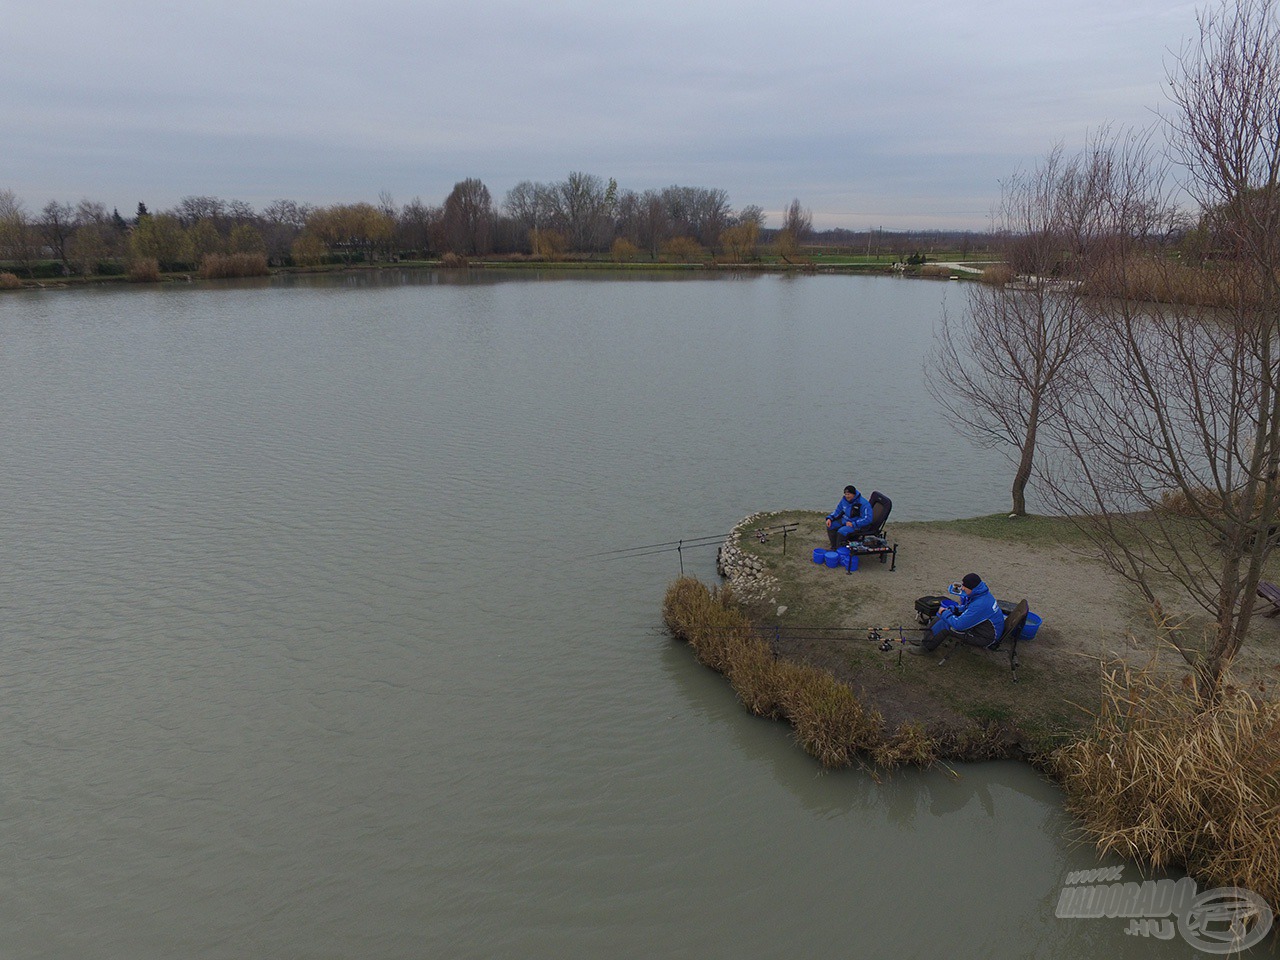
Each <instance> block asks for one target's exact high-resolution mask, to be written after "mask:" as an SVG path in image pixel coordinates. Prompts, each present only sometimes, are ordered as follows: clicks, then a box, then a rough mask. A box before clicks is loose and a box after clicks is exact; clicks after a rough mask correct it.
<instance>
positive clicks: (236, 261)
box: [200, 253, 271, 280]
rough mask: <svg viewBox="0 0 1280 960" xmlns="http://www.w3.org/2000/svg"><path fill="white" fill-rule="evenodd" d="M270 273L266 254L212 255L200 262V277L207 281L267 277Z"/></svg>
mask: <svg viewBox="0 0 1280 960" xmlns="http://www.w3.org/2000/svg"><path fill="white" fill-rule="evenodd" d="M270 273H271V269H270V268H269V267H268V266H267V257H266V254H262V253H230V254H223V253H210V254H207V255H206V256H205V258H204V259H203V260H201V261H200V276H201V277H202V278H203V279H205V280H224V279H227V278H229V277H265V276H268V275H269V274H270Z"/></svg>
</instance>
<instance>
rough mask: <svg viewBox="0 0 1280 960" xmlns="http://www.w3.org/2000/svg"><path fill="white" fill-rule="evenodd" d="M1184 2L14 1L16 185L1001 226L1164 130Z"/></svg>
mask: <svg viewBox="0 0 1280 960" xmlns="http://www.w3.org/2000/svg"><path fill="white" fill-rule="evenodd" d="M1196 8H1197V7H1196V4H1194V3H1181V2H1175V0H1165V2H1157V0H1056V2H1054V3H1043V4H1042V3H1036V2H1034V0H984V2H979V0H954V2H952V3H950V4H947V3H940V2H922V0H906V2H898V3H883V2H876V3H871V2H864V0H845V2H826V0H819V2H808V3H801V2H791V0H732V2H729V0H679V2H670V0H650V2H647V3H646V2H635V0H632V2H629V3H617V2H611V0H590V2H587V0H581V2H579V0H568V2H560V0H542V2H520V3H516V2H508V0H453V2H449V3H438V2H435V0H426V2H422V0H418V2H411V0H355V2H352V0H344V2H342V3H337V2H330V0H307V2H301V0H252V2H248V0H219V2H217V3H208V2H203V0H197V2H193V3H186V4H181V3H173V2H172V0H166V2H163V3H161V2H153V0H110V2H105V0H43V2H41V3H34V2H21V0H3V3H2V4H0V91H2V92H0V189H5V188H8V189H11V190H13V191H14V192H15V193H16V194H17V195H18V197H19V198H21V199H22V200H23V201H24V202H25V203H26V205H27V207H28V208H29V209H30V210H32V211H38V210H39V208H40V207H42V206H43V205H44V204H45V203H46V202H47V201H49V200H51V199H58V200H66V201H70V202H75V201H77V200H79V199H80V198H82V197H88V198H90V199H93V200H100V201H102V202H103V203H105V204H106V205H107V206H108V207H118V208H119V210H120V212H121V213H122V214H126V215H129V214H132V212H133V211H134V209H135V208H136V207H137V204H138V201H140V200H141V201H144V202H145V203H146V204H147V206H148V207H149V208H150V209H152V210H153V211H154V210H162V209H165V208H167V207H170V206H173V205H174V204H175V203H176V202H177V201H178V200H179V199H180V198H181V197H184V196H189V195H211V196H218V197H222V198H223V199H238V200H246V201H248V202H250V203H252V204H253V205H254V206H255V207H258V208H261V207H262V206H265V205H266V204H267V203H269V202H270V201H272V200H274V199H277V198H287V199H293V200H298V201H305V202H309V203H319V204H324V203H335V202H353V201H359V200H367V201H370V202H376V201H377V199H378V195H379V193H380V192H382V191H386V192H387V193H389V194H391V196H392V198H393V199H394V200H395V202H396V203H399V204H403V203H405V202H407V201H409V200H412V199H413V198H414V197H415V196H416V197H421V198H422V200H424V201H426V202H428V203H440V202H442V201H443V200H444V197H445V196H446V195H447V194H448V192H449V190H450V189H451V188H452V186H453V184H454V183H455V182H456V181H458V180H462V179H464V178H467V177H478V178H480V179H481V180H483V181H484V182H485V184H486V185H487V186H488V187H489V189H490V191H491V192H492V193H493V196H494V200H495V201H498V202H500V201H501V200H502V199H503V197H504V196H505V195H506V192H507V190H509V189H510V188H511V187H512V186H514V185H515V184H516V183H517V182H519V181H521V180H539V181H555V180H561V179H563V178H564V177H565V176H566V175H567V174H568V173H570V172H571V171H574V170H581V171H585V172H587V173H594V174H598V175H599V176H601V177H604V178H608V177H614V178H616V179H617V181H618V183H619V186H620V187H622V188H624V189H627V188H629V189H633V190H644V189H648V188H661V187H664V186H669V185H671V184H681V185H686V186H701V187H721V188H724V189H725V190H727V191H728V192H729V198H730V202H731V203H732V204H733V206H734V208H735V209H737V208H740V207H743V206H746V205H747V204H758V205H760V206H762V207H763V208H764V209H765V210H766V211H767V212H768V213H769V215H770V216H769V220H768V224H769V225H771V226H777V225H778V224H779V222H780V219H781V217H780V212H781V211H782V210H783V208H784V207H785V206H786V205H787V204H788V203H789V202H790V200H791V199H792V197H799V198H800V200H801V202H802V204H803V205H804V206H806V207H808V208H810V209H811V210H812V211H813V215H814V224H815V226H817V227H834V226H844V227H849V228H852V229H865V228H867V227H883V228H884V229H886V230H893V229H906V228H921V227H937V228H949V227H961V228H977V229H982V228H984V227H986V226H987V225H988V215H989V212H990V210H991V207H992V204H993V202H994V201H995V200H996V199H997V198H998V196H999V189H1000V181H1001V179H1003V178H1006V177H1008V176H1009V175H1010V174H1012V173H1014V172H1016V171H1018V170H1020V169H1026V168H1028V167H1030V166H1032V165H1034V163H1035V161H1036V160H1037V158H1039V157H1040V156H1042V155H1043V154H1044V153H1045V152H1046V151H1047V150H1048V149H1049V148H1050V147H1052V146H1053V144H1054V143H1055V142H1057V141H1062V142H1063V143H1064V144H1065V145H1066V146H1067V147H1069V148H1073V147H1077V146H1079V145H1081V143H1082V142H1083V141H1084V139H1085V137H1086V136H1087V134H1088V133H1089V132H1090V131H1091V130H1096V129H1097V128H1098V127H1100V126H1102V125H1103V124H1106V123H1108V122H1111V123H1113V124H1115V125H1118V126H1128V125H1149V124H1151V123H1152V122H1153V121H1154V120H1155V111H1157V110H1160V109H1162V108H1163V107H1164V105H1165V94H1164V81H1165V76H1166V67H1167V65H1168V64H1169V62H1170V60H1171V58H1172V55H1173V54H1174V53H1175V52H1176V51H1177V50H1179V49H1181V47H1182V45H1183V43H1184V42H1185V41H1186V40H1187V39H1189V38H1190V37H1192V36H1193V35H1194V33H1195V26H1196V25H1195V11H1196Z"/></svg>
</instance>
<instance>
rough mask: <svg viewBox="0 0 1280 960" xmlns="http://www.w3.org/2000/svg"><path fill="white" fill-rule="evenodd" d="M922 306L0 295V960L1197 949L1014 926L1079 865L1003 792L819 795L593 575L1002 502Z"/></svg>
mask: <svg viewBox="0 0 1280 960" xmlns="http://www.w3.org/2000/svg"><path fill="white" fill-rule="evenodd" d="M944 303H945V304H946V305H947V307H948V309H950V310H952V311H959V310H961V309H962V308H963V290H962V289H961V288H960V286H959V285H958V284H942V283H928V282H920V281H904V280H894V279H888V278H858V277H805V278H800V279H788V278H782V277H777V276H768V277H754V278H744V279H709V278H698V277H682V278H672V277H663V278H653V279H628V280H617V279H612V280H611V279H605V278H594V277H592V278H585V277H582V278H580V277H564V276H558V277H554V278H548V277H537V276H536V275H534V276H531V275H528V274H522V275H520V276H519V277H518V278H515V279H513V278H510V277H502V276H501V275H498V274H481V275H480V276H478V277H476V278H474V279H473V280H472V281H470V282H458V281H457V280H452V281H446V280H444V279H442V278H441V277H440V276H438V275H435V274H430V273H421V274H407V273H406V274H394V273H389V274H384V275H381V276H379V277H322V278H317V279H313V280H307V281H303V280H292V281H289V280H277V281H272V282H266V281H264V282H261V283H246V284H243V285H226V286H214V285H208V286H190V287H187V286H166V287H164V288H162V289H154V290H144V289H136V288H134V289H87V290H66V291H50V292H37V293H17V294H8V295H4V296H2V297H0V402H2V403H3V419H2V421H0V440H2V441H3V456H2V457H0V612H2V613H3V626H4V642H3V644H2V645H0V769H3V771H4V774H5V776H4V787H3V791H2V792H0V830H2V831H3V837H4V840H5V844H4V848H5V869H3V870H2V871H0V956H4V957H20V958H41V957H50V958H54V957H56V958H64V957H65V958H134V960H142V958H258V957H271V958H329V957H333V958H373V957H376V958H384V957H385V958H423V957H429V958H454V957H458V958H495V957H501V958H526V957H558V958H559V957H563V958H598V957H636V958H652V957H690V958H698V957H708V958H719V957H725V958H730V957H732V958H757V957H759V958H772V957H778V956H789V957H848V956H886V957H888V956H894V957H911V956H925V957H930V958H934V957H938V956H952V957H982V958H987V960H990V958H1002V957H1025V956H1030V955H1036V956H1041V957H1099V958H1102V957H1105V958H1115V957H1148V956H1152V957H1154V956H1160V957H1168V956H1193V955H1198V954H1196V953H1195V952H1194V951H1192V950H1191V948H1190V947H1189V946H1187V945H1186V944H1185V943H1183V942H1182V941H1181V940H1180V939H1179V940H1175V941H1173V942H1170V943H1162V942H1159V941H1156V940H1143V939H1141V938H1138V937H1131V936H1126V935H1125V934H1124V923H1125V922H1124V921H1120V920H1073V921H1068V920H1057V919H1055V918H1054V915H1053V914H1054V907H1055V905H1056V903H1057V901H1058V897H1059V893H1060V891H1061V889H1062V886H1063V883H1064V880H1065V877H1066V875H1067V873H1068V872H1069V871H1072V870H1077V869H1084V868H1090V867H1093V866H1096V865H1098V861H1097V860H1096V858H1095V856H1094V854H1093V852H1092V850H1091V848H1089V847H1087V846H1082V845H1080V844H1078V843H1076V842H1073V840H1072V836H1073V823H1072V821H1071V819H1070V818H1069V817H1068V816H1067V815H1066V814H1065V813H1064V812H1063V810H1062V806H1061V797H1060V794H1059V793H1058V791H1057V790H1056V789H1055V788H1054V787H1052V786H1051V785H1049V784H1047V783H1045V782H1043V781H1042V780H1041V779H1040V778H1038V777H1037V776H1036V775H1035V774H1034V773H1033V772H1031V771H1030V770H1029V769H1027V768H1025V767H1023V766H1020V765H1016V764H987V765H978V766H972V767H962V768H959V770H958V772H959V774H960V776H959V778H958V779H950V778H948V777H947V776H945V775H944V774H943V773H942V772H939V771H931V772H925V773H915V772H907V773H902V774H898V775H895V776H894V777H893V778H892V779H890V780H886V781H884V782H880V783H876V782H874V781H873V780H872V779H871V778H870V777H869V776H868V775H867V774H866V773H863V772H859V771H847V772H840V773H835V774H824V773H822V772H820V770H819V769H818V767H817V766H816V765H815V764H814V762H813V761H811V760H810V759H808V758H807V757H806V756H805V755H804V754H803V753H802V752H801V751H800V750H799V749H798V748H796V747H795V746H794V745H793V744H792V742H791V739H790V735H789V731H788V729H787V728H786V727H784V726H782V725H779V724H774V723H769V722H764V721H760V720H756V719H753V718H751V717H749V716H748V715H747V714H746V713H745V712H744V711H743V710H742V709H741V708H740V707H739V706H738V704H737V703H736V701H735V700H734V697H733V695H732V693H731V692H730V690H729V689H728V686H727V684H726V683H725V682H724V680H723V679H722V678H721V677H719V676H717V675H715V674H713V673H711V672H710V671H707V670H705V669H704V668H702V667H700V666H698V665H697V664H696V663H695V661H694V660H693V657H692V656H691V655H690V653H689V651H688V650H687V649H686V648H684V647H683V646H680V645H678V644H675V643H673V642H672V641H671V640H670V639H669V638H668V637H666V636H665V635H664V633H663V631H662V629H661V623H660V618H659V606H660V602H661V598H662V595H663V592H664V590H665V588H666V586H667V584H668V583H669V582H670V581H671V580H672V579H673V578H674V577H675V576H676V575H677V574H678V573H679V566H678V558H677V557H676V555H674V554H669V553H668V554H660V555H657V556H650V557H644V558H641V559H637V560H631V561H626V562H605V561H602V560H600V559H599V558H593V557H591V556H590V555H591V554H593V553H595V552H597V551H602V550H608V549H611V548H617V547H625V546H634V545H641V544H650V543H661V542H665V541H673V540H676V539H679V538H682V537H683V538H691V537H698V536H705V535H711V534H718V533H722V532H725V531H727V530H728V529H729V528H730V527H731V526H732V525H733V524H734V523H735V522H736V521H737V520H739V519H740V518H741V517H742V516H744V515H745V514H747V513H751V512H754V511H757V510H762V509H775V508H794V507H810V508H813V509H822V510H829V509H830V508H831V506H832V505H833V504H834V503H835V501H836V499H837V497H838V495H839V491H840V489H841V488H842V487H843V486H844V484H845V483H848V482H851V481H852V482H855V483H857V484H858V485H859V487H860V488H862V489H865V490H870V489H873V488H876V489H883V490H885V491H886V492H888V493H890V495H891V496H893V498H894V502H895V511H894V516H895V518H899V519H926V518H937V517H950V516H959V515H973V514H981V513H989V512H994V511H997V510H1000V509H1002V508H1003V507H1005V506H1006V504H1007V486H1008V483H1007V477H1008V472H1009V471H1008V468H1007V466H1006V465H1005V463H1004V461H1003V460H1002V459H1000V457H999V455H998V454H993V453H991V452H989V451H982V450H976V449H973V448H970V447H968V446H967V445H965V444H964V443H963V442H962V441H958V440H955V439H953V434H952V432H951V430H950V429H949V428H948V425H947V424H946V422H945V421H944V419H943V417H942V415H941V414H940V412H939V411H938V410H937V409H936V408H935V407H934V405H933V404H932V401H931V400H930V399H929V397H928V394H927V393H926V392H925V390H924V388H923V385H922V377H921V372H920V370H921V360H922V357H923V355H924V352H925V351H926V349H927V347H928V343H929V340H930V338H931V336H932V331H933V328H934V324H935V321H936V319H937V317H938V316H939V313H940V310H941V309H942V308H943V305H944ZM940 449H942V450H945V451H946V462H947V469H946V470H945V471H939V470H938V469H936V467H933V466H929V462H930V461H931V460H932V459H936V456H937V453H938V451H939V450H940ZM684 562H685V568H686V570H687V571H688V572H691V573H694V574H696V575H698V576H702V577H703V578H705V579H707V580H711V579H713V578H714V550H709V549H704V550H701V551H696V550H691V551H686V552H685V554H684ZM900 562H905V563H909V562H910V559H909V558H907V557H904V558H902V560H901V561H900ZM993 676H994V675H993ZM1126 879H1135V880H1136V879H1140V877H1139V875H1138V872H1137V870H1136V868H1134V867H1133V866H1129V867H1127V868H1126Z"/></svg>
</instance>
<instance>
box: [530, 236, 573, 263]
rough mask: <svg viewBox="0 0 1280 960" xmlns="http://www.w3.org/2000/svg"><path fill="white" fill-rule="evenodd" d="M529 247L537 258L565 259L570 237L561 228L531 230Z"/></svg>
mask: <svg viewBox="0 0 1280 960" xmlns="http://www.w3.org/2000/svg"><path fill="white" fill-rule="evenodd" d="M529 249H530V250H531V251H532V252H533V258H534V259H535V260H563V259H564V255H565V252H566V251H567V250H568V249H569V238H568V237H566V236H565V235H564V234H563V233H561V232H560V231H559V230H530V231H529Z"/></svg>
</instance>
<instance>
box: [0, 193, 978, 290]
mask: <svg viewBox="0 0 1280 960" xmlns="http://www.w3.org/2000/svg"><path fill="white" fill-rule="evenodd" d="M990 240H991V238H990V237H989V236H988V235H986V234H982V233H977V232H940V231H923V232H886V231H884V230H882V229H881V230H870V231H863V232H859V231H851V230H827V231H814V230H813V227H812V216H811V214H810V212H809V211H808V210H806V209H805V208H804V207H802V206H801V204H800V201H799V200H798V199H796V200H794V201H793V202H792V203H791V205H790V206H789V207H788V209H787V210H786V212H785V214H784V216H783V221H782V223H781V224H779V225H778V226H777V227H772V228H771V227H769V226H768V225H767V224H766V217H765V213H764V211H763V210H762V209H761V208H760V207H758V206H755V205H748V206H745V207H743V208H741V209H737V210H735V209H734V208H733V206H732V205H731V204H730V202H729V195H728V193H726V192H725V191H724V190H720V189H715V188H708V187H683V186H670V187H666V188H664V189H661V190H645V191H642V192H636V191H634V190H621V189H619V187H618V184H617V181H616V180H612V179H610V180H605V179H603V178H601V177H598V176H596V175H594V174H589V173H571V174H569V176H568V177H566V178H565V179H564V180H562V181H559V182H555V183H535V182H532V181H527V180H526V181H523V182H521V183H518V184H516V186H514V187H512V188H511V189H510V190H509V191H507V195H506V197H505V198H504V199H503V200H502V201H501V202H500V203H497V202H495V201H494V199H493V197H492V195H491V194H490V192H489V188H488V187H486V186H485V185H484V183H483V182H481V181H480V180H477V179H467V180H462V181H459V182H458V183H457V184H455V185H454V187H453V190H452V191H450V193H449V195H448V196H447V197H446V198H445V199H444V201H443V203H440V204H429V203H425V202H423V201H422V200H421V199H419V198H417V197H415V198H414V199H413V200H411V201H410V202H408V203H406V204H403V205H400V204H397V203H395V202H394V200H393V199H392V198H391V196H390V195H388V194H386V193H383V194H381V195H380V196H379V197H378V200H377V202H376V203H368V202H358V203H342V204H333V205H331V206H314V205H311V204H306V203H298V202H296V201H293V200H276V201H274V202H272V203H270V204H268V205H267V206H266V207H264V208H263V209H262V210H256V209H254V207H253V206H252V205H250V204H248V203H245V202H243V201H239V200H223V199H221V198H218V197H208V196H192V197H184V198H183V199H182V200H181V201H180V202H179V203H178V204H177V206H175V207H173V208H172V209H169V210H160V211H151V210H149V209H148V208H147V206H146V204H145V203H143V202H140V203H139V204H138V206H137V209H136V210H134V211H132V213H131V215H130V216H128V217H126V216H122V215H121V213H120V212H119V210H117V209H113V210H108V209H107V207H106V206H105V205H104V204H102V203H99V202H97V201H93V200H88V199H84V200H81V201H80V202H79V203H75V204H72V203H69V202H64V201H59V200H50V201H49V202H48V203H46V204H45V205H44V207H42V208H41V209H40V210H39V212H32V211H31V210H30V209H29V208H28V207H27V206H26V205H25V204H24V203H23V202H22V201H21V200H20V199H19V198H18V197H17V196H16V195H15V194H14V193H13V192H12V191H10V190H0V263H3V264H5V265H6V269H8V270H10V271H12V272H14V273H16V274H21V275H24V276H27V277H36V276H57V275H71V274H79V275H85V276H92V275H106V274H124V273H126V272H129V271H134V272H135V273H136V272H138V271H141V275H148V272H149V271H150V270H152V269H154V270H163V271H175V270H191V271H194V270H197V269H201V268H202V267H203V266H205V265H207V264H210V258H212V257H216V258H220V259H218V260H217V261H216V265H215V266H214V267H213V269H215V270H225V269H227V265H228V264H230V263H241V264H249V263H263V264H269V265H270V266H275V267H284V266H313V265H320V264H325V263H357V262H364V263H369V262H377V261H394V260H433V259H446V260H448V261H449V262H458V261H465V260H466V259H467V258H472V257H487V256H504V257H511V258H521V257H527V258H532V259H537V260H561V259H567V258H576V257H594V258H602V257H608V258H612V259H614V260H616V261H618V262H631V261H638V260H649V261H672V262H706V261H709V260H712V259H718V260H720V261H722V262H735V263H736V262H744V263H745V262H751V261H755V260H759V259H760V258H761V257H762V255H763V252H764V249H765V248H767V250H768V255H769V256H771V257H773V258H780V259H782V260H792V259H798V258H800V257H802V256H804V255H805V254H812V253H814V252H815V251H821V249H822V248H832V249H835V248H838V249H840V250H842V251H846V252H847V251H854V252H858V253H864V254H866V255H872V256H887V257H901V258H904V259H905V258H906V257H907V256H908V255H910V254H920V253H921V252H922V251H924V252H932V251H936V250H941V249H945V250H951V251H961V252H965V253H967V252H969V251H970V250H975V249H984V248H986V247H987V246H988V245H989V242H990ZM802 245H803V247H804V251H803V252H802V250H801V246H802ZM229 258H235V259H229Z"/></svg>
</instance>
